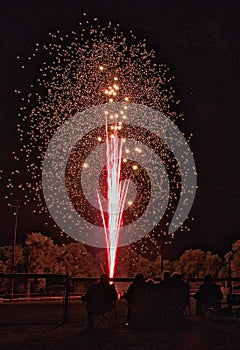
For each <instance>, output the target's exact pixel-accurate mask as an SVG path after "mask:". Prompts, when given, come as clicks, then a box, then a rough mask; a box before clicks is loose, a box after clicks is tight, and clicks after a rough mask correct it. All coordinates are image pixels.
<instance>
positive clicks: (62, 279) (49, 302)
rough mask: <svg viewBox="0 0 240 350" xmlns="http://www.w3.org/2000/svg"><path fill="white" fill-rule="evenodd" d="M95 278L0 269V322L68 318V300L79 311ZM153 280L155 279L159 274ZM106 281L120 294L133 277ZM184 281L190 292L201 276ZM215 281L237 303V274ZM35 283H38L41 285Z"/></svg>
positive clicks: (232, 303) (228, 300)
mask: <svg viewBox="0 0 240 350" xmlns="http://www.w3.org/2000/svg"><path fill="white" fill-rule="evenodd" d="M98 280H99V278H98V277H96V278H90V277H69V276H68V275H62V274H36V273H29V274H27V273H14V274H12V273H0V310H1V315H3V317H2V318H1V321H0V324H3V323H6V324H16V323H17V324H19V323H22V324H27V323H65V322H67V321H68V320H69V310H70V311H71V310H73V308H71V305H70V304H72V305H73V304H74V303H75V306H76V305H77V307H76V309H77V310H78V311H76V312H78V313H80V311H79V310H80V308H81V307H82V306H81V305H80V304H82V303H81V296H82V295H83V294H84V293H85V292H86V291H87V290H88V288H89V287H90V286H91V285H92V284H93V283H96V282H97V281H98ZM153 280H154V282H155V283H159V282H160V280H161V278H160V277H159V278H154V279H153ZM110 281H111V282H113V283H114V284H115V286H116V289H117V291H118V294H119V296H121V295H123V294H124V293H125V292H126V291H127V289H128V287H129V285H130V283H131V282H132V281H133V278H130V277H129V278H112V279H110ZM186 281H187V282H188V283H189V285H190V292H191V295H194V294H195V292H196V291H197V289H198V287H199V286H200V284H201V283H202V282H203V278H187V279H186ZM216 283H218V284H220V285H221V287H222V291H223V294H224V299H223V303H224V305H225V306H226V307H228V308H230V309H232V308H233V306H235V305H240V287H239V286H240V278H231V280H229V279H226V278H218V279H216ZM39 285H40V286H41V285H42V289H41V288H39ZM6 286H9V288H6ZM12 286H14V288H12ZM19 286H20V288H19ZM36 286H38V288H37V291H36V290H35V288H34V287H36ZM19 290H20V291H21V293H19ZM3 291H5V292H3ZM230 292H231V293H230ZM71 312H72V311H71ZM71 312H70V316H71V317H72V314H71ZM77 317H78V316H77Z"/></svg>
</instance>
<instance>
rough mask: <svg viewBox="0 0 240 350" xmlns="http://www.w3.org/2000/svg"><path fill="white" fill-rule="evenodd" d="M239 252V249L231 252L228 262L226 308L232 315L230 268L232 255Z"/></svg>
mask: <svg viewBox="0 0 240 350" xmlns="http://www.w3.org/2000/svg"><path fill="white" fill-rule="evenodd" d="M239 250H240V247H238V248H237V249H236V250H234V251H232V254H231V255H230V257H229V260H228V281H229V282H228V284H229V295H228V298H229V299H228V307H229V309H230V311H231V313H232V292H233V287H232V267H231V262H232V260H233V257H234V255H235V254H236V253H237V252H238V251H239Z"/></svg>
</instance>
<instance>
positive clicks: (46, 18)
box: [0, 0, 240, 256]
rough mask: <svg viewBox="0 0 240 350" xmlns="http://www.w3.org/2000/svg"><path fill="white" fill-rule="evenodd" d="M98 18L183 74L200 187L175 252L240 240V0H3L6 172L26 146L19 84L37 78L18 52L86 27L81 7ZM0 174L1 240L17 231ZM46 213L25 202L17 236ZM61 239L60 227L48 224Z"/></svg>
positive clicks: (180, 87) (1, 128)
mask: <svg viewBox="0 0 240 350" xmlns="http://www.w3.org/2000/svg"><path fill="white" fill-rule="evenodd" d="M84 11H86V12H87V14H88V15H89V17H90V18H94V17H98V18H99V21H100V23H102V24H103V25H104V24H105V23H106V22H108V21H111V22H113V23H114V24H117V23H119V24H120V27H121V29H122V30H123V31H125V32H126V33H127V32H128V31H129V30H130V29H132V30H133V31H134V32H135V34H136V36H137V38H138V39H139V40H142V39H143V38H146V39H147V42H148V45H149V46H150V47H152V48H153V49H154V50H155V51H156V53H157V59H158V61H159V62H162V63H165V64H167V66H168V67H169V68H170V70H171V72H172V74H173V75H174V76H175V77H176V79H175V83H174V85H175V88H176V95H177V97H178V98H179V99H180V100H181V105H180V110H181V112H182V113H184V115H185V120H184V121H183V122H181V123H179V124H178V126H179V127H180V129H181V130H182V132H186V133H190V132H192V133H193V135H194V136H193V139H192V141H191V143H190V147H191V148H192V151H193V153H194V157H195V161H196V167H197V171H198V186H199V189H198V191H197V195H196V198H195V202H194V205H193V208H192V210H191V216H193V217H194V218H195V220H194V221H193V222H192V223H191V224H190V228H191V230H190V232H184V233H180V232H178V233H177V235H176V239H175V241H174V243H173V245H172V246H171V248H169V250H168V254H169V256H176V255H179V254H180V253H181V252H183V251H184V250H185V249H189V248H202V249H205V250H207V249H209V250H211V251H212V252H218V253H220V254H223V253H225V252H227V251H229V250H230V248H231V243H232V242H233V241H234V240H236V239H237V238H239V239H240V230H239V221H238V220H239V197H240V189H239V188H240V186H239V178H240V174H239V169H240V166H239V165H240V164H239V131H240V128H239V104H238V102H239V97H238V95H239V64H238V63H239V16H240V6H239V2H238V1H221V0H219V1H186V0H185V1H184V0H183V1H180V0H179V1H169V0H166V1H161V0H158V1H147V0H145V1H141V0H140V1H136V0H130V1H119V0H118V1H116V0H113V1H107V0H101V1H97V0H95V1H91V0H89V1H80V0H77V1H73V0H67V1H64V0H58V1H49V0H48V1H47V0H42V1H37V0H33V1H27V0H25V1H24V0H19V1H11V0H8V1H5V0H2V1H1V10H0V13H1V14H0V16H1V17H0V26H1V27H0V43H1V51H0V72H1V95H0V97H1V118H0V132H1V136H0V140H1V148H0V155H1V159H0V161H1V163H0V169H3V170H4V174H7V172H8V171H9V170H10V169H11V168H12V167H13V164H12V160H11V159H12V156H11V153H12V151H14V150H16V148H17V147H18V135H17V131H16V125H17V114H18V108H19V106H20V101H19V99H18V97H17V96H16V95H15V94H14V93H13V91H14V89H16V88H21V89H23V90H24V89H26V88H27V87H28V86H29V85H30V83H31V82H29V79H33V78H34V74H36V72H34V69H35V68H34V66H33V68H32V70H33V71H32V76H30V75H29V74H28V75H26V74H25V75H24V74H23V73H22V72H21V70H20V64H19V62H18V61H17V59H16V56H18V55H19V56H21V57H27V56H28V55H29V54H30V53H31V52H32V51H33V48H34V45H35V43H36V42H44V41H46V40H47V38H48V33H49V32H54V31H57V30H61V31H63V32H65V33H67V32H68V31H71V30H74V29H76V28H77V27H78V22H79V21H81V18H82V13H83V12H84ZM4 178H5V176H3V179H4ZM4 186H5V182H4V181H2V183H1V187H2V189H1V207H0V210H1V221H0V244H3V243H10V242H11V241H12V236H13V222H14V219H13V215H12V209H9V208H8V207H7V202H6V201H5V200H4V199H3V192H4V191H3V189H4ZM41 221H42V218H39V217H35V216H34V218H33V217H32V214H31V211H30V208H22V209H21V210H20V217H19V229H18V240H19V241H21V240H22V239H23V237H24V234H25V233H26V232H29V231H31V230H41V231H42V232H43V233H47V230H46V228H45V229H43V228H42V225H41ZM48 233H49V234H51V235H52V237H53V238H54V239H55V240H56V241H58V238H57V233H56V232H48Z"/></svg>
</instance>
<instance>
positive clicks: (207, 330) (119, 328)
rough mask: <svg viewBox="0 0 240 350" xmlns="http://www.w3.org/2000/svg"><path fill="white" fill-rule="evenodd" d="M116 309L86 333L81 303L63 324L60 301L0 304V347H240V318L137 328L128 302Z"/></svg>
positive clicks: (236, 349)
mask: <svg viewBox="0 0 240 350" xmlns="http://www.w3.org/2000/svg"><path fill="white" fill-rule="evenodd" d="M117 311H118V313H117V315H118V317H117V320H116V322H115V323H114V322H109V321H106V320H99V321H98V322H97V325H96V328H95V329H94V330H92V331H88V330H86V313H85V310H84V307H83V305H81V304H80V303H73V304H72V305H70V313H69V322H68V323H66V324H64V325H61V324H60V323H56V321H58V320H59V317H60V318H61V305H59V304H58V305H56V304H55V305H54V304H50V303H49V304H41V303H38V304H34V305H33V304H30V305H29V304H28V305H27V304H26V305H15V306H14V305H0V312H1V314H0V315H1V320H0V349H1V350H5V349H6V350H8V349H9V350H10V349H11V350H18V349H24V350H25V349H26V350H28V349H31V350H38V349H44V350H55V349H67V350H71V349H83V350H95V349H96V350H152V349H154V350H156V349H161V350H166V349H168V350H175V349H176V350H208V349H209V350H210V349H211V350H215V349H216V350H239V349H240V319H233V318H219V319H212V320H199V319H196V318H195V317H194V316H188V317H187V319H186V320H185V321H184V322H181V324H179V325H178V326H176V327H174V328H173V329H170V328H169V327H168V328H159V329H154V325H149V326H148V327H147V328H148V329H146V328H143V329H141V330H140V329H139V330H134V331H133V330H130V329H127V328H126V327H125V326H124V317H125V312H126V306H125V305H124V304H122V305H121V304H120V305H119V306H118V310H117ZM4 319H5V321H6V323H4ZM44 322H45V323H44ZM53 322H54V323H53ZM7 323H8V324H7Z"/></svg>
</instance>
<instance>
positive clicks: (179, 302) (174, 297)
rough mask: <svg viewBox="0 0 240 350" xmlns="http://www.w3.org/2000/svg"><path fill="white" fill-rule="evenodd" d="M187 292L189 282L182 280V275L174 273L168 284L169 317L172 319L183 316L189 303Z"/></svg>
mask: <svg viewBox="0 0 240 350" xmlns="http://www.w3.org/2000/svg"><path fill="white" fill-rule="evenodd" d="M189 292H190V288H189V284H188V283H187V282H184V281H183V280H182V275H181V274H179V273H174V274H173V275H172V278H171V284H170V305H171V312H172V315H171V317H172V318H173V320H179V319H181V318H182V317H183V316H184V311H185V309H186V307H187V306H188V305H189V298H190V293H189Z"/></svg>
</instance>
